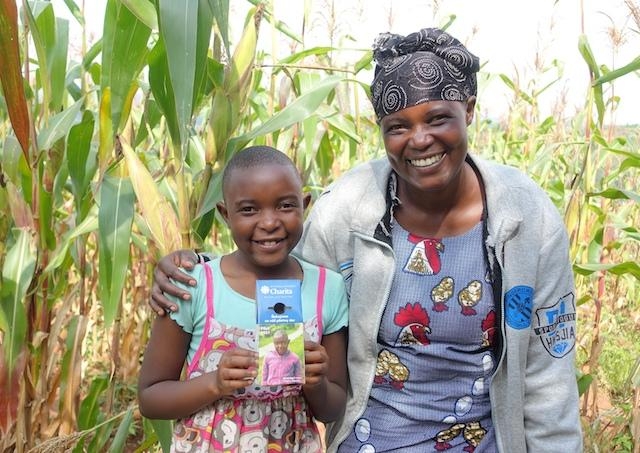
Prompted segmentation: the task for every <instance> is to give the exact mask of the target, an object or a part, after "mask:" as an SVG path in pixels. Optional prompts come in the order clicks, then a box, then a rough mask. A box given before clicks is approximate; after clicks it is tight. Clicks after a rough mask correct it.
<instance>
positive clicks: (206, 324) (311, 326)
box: [138, 146, 348, 452]
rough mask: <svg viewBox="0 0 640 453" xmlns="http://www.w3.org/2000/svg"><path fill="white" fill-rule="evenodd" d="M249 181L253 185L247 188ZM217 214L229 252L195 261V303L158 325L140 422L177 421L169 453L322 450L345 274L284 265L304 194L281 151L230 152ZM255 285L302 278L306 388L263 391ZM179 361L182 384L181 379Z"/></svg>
mask: <svg viewBox="0 0 640 453" xmlns="http://www.w3.org/2000/svg"><path fill="white" fill-rule="evenodd" d="M248 182H250V183H248ZM222 191H223V199H224V201H223V202H221V203H218V205H217V208H218V210H219V212H220V213H221V215H222V216H223V218H224V220H225V221H226V223H227V225H228V226H229V229H230V230H231V233H232V236H233V240H234V242H235V244H236V246H237V250H236V251H234V252H233V253H230V254H228V255H224V256H222V257H220V258H217V259H214V260H212V261H210V262H207V263H202V264H201V265H198V266H196V267H195V269H194V270H193V271H192V272H191V276H192V277H193V278H194V279H195V280H197V281H198V282H200V283H201V284H199V285H198V286H197V287H195V288H194V287H189V288H187V287H185V288H186V289H187V290H188V291H190V296H191V302H190V303H183V302H182V301H181V300H180V299H177V298H176V299H174V302H175V303H176V304H178V305H179V307H180V309H179V310H178V311H177V312H174V313H171V316H170V317H169V316H163V317H158V318H157V319H156V320H155V322H154V325H153V330H152V333H151V338H150V340H149V344H148V345H147V350H146V352H145V355H144V360H143V363H142V369H141V372H140V379H139V384H138V398H139V403H140V411H141V413H142V414H143V415H144V416H145V417H149V418H157V419H176V418H178V419H179V421H178V422H177V424H176V426H175V429H174V435H173V442H172V451H177V452H179V451H190V452H218V451H225V452H236V451H242V452H245V451H251V452H272V451H274V452H276V451H277V452H321V451H323V450H322V442H321V439H320V435H319V432H318V427H317V425H316V423H315V422H314V418H315V419H316V420H319V421H321V422H331V421H334V420H336V419H338V418H339V417H340V416H341V415H342V414H343V412H344V408H345V401H346V391H345V389H346V385H347V384H346V382H347V372H346V332H345V331H346V326H347V311H348V308H347V299H346V292H345V289H344V283H343V280H342V278H341V276H340V275H339V274H337V273H335V272H332V271H329V270H326V269H324V268H320V267H318V266H314V265H311V264H309V263H307V262H305V261H302V260H299V259H296V258H294V257H292V256H291V255H290V252H291V250H292V249H293V248H294V247H295V245H296V244H297V243H298V240H299V239H300V237H301V235H302V228H303V213H304V209H305V208H306V206H307V205H308V203H309V196H308V195H307V196H303V194H302V181H301V179H300V176H299V174H298V172H297V170H296V168H295V166H294V165H293V163H292V162H291V160H290V159H289V158H288V157H287V156H286V155H285V154H283V153H281V152H280V151H278V150H275V149H273V148H270V147H264V146H261V147H251V148H247V149H245V150H242V151H240V152H238V153H236V154H235V155H234V156H233V158H232V159H231V160H230V161H229V162H228V165H227V167H226V169H225V171H224V174H223V178H222ZM259 279H299V280H302V306H303V316H304V318H305V384H304V385H284V386H268V387H264V386H260V385H259V382H254V379H255V377H256V368H257V357H258V354H257V352H256V351H257V346H256V338H255V327H256V306H255V287H256V280H259ZM185 358H186V359H187V364H188V366H187V370H186V374H187V378H186V379H184V380H181V379H180V377H181V372H182V368H183V364H184V361H185Z"/></svg>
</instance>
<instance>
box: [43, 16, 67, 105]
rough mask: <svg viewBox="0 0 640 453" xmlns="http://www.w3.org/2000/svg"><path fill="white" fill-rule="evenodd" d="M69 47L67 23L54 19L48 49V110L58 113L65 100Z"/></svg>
mask: <svg viewBox="0 0 640 453" xmlns="http://www.w3.org/2000/svg"><path fill="white" fill-rule="evenodd" d="M68 47H69V21H67V20H66V19H60V18H57V19H56V27H55V40H54V42H53V43H52V44H51V47H50V48H49V49H48V53H49V61H50V65H49V71H50V72H49V75H48V76H49V78H50V79H51V101H50V103H49V108H50V109H51V110H52V111H54V112H57V111H59V110H60V109H61V108H62V106H63V102H64V99H65V94H66V92H65V86H66V76H67V49H68Z"/></svg>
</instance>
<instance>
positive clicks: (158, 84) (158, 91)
mask: <svg viewBox="0 0 640 453" xmlns="http://www.w3.org/2000/svg"><path fill="white" fill-rule="evenodd" d="M149 86H150V87H151V92H152V93H153V97H154V98H155V100H156V102H157V105H158V107H159V109H160V111H161V112H162V114H163V115H164V117H165V120H166V122H167V127H168V129H169V135H170V136H171V141H172V142H173V143H180V140H181V139H180V125H179V123H178V117H177V113H176V100H175V96H174V94H173V86H172V85H171V78H170V77H169V66H168V63H167V53H166V51H165V48H164V39H162V36H160V38H159V39H158V41H157V42H156V45H155V46H153V48H152V49H151V52H150V53H149Z"/></svg>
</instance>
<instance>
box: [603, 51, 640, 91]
mask: <svg viewBox="0 0 640 453" xmlns="http://www.w3.org/2000/svg"><path fill="white" fill-rule="evenodd" d="M639 70H640V57H636V58H635V59H634V60H633V61H631V63H628V64H626V65H624V66H623V67H621V68H618V69H614V70H613V71H609V72H607V73H606V74H604V75H602V76H600V77H598V78H597V79H596V80H594V82H593V85H602V84H603V83H606V82H611V81H612V80H615V79H618V78H620V77H622V76H625V75H627V74H630V73H632V72H635V71H639Z"/></svg>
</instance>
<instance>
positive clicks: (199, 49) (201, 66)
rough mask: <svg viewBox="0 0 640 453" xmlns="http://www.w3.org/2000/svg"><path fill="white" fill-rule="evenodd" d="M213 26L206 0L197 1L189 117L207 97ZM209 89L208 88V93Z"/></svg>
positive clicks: (211, 14)
mask: <svg viewBox="0 0 640 453" xmlns="http://www.w3.org/2000/svg"><path fill="white" fill-rule="evenodd" d="M212 24H213V13H212V11H211V7H210V6H209V3H208V0H199V5H198V33H197V38H196V58H195V60H196V62H195V72H194V85H193V101H192V105H191V112H190V113H189V115H190V117H191V116H192V115H193V111H194V109H196V108H197V106H198V104H199V103H200V101H201V100H202V97H203V96H205V95H207V94H208V93H207V92H206V87H207V85H210V84H209V83H208V66H209V58H208V53H209V41H210V40H211V26H212ZM210 89H211V88H209V91H210Z"/></svg>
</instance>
